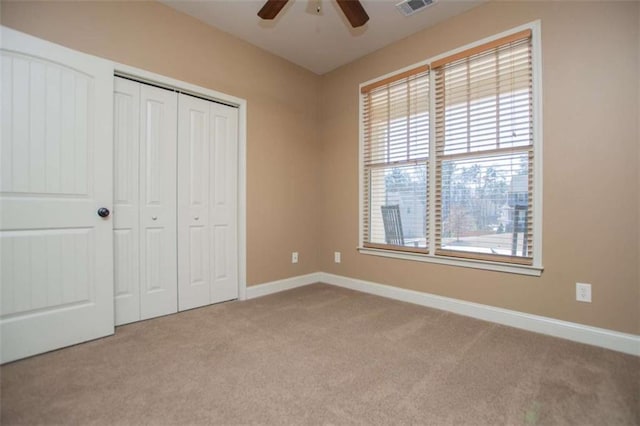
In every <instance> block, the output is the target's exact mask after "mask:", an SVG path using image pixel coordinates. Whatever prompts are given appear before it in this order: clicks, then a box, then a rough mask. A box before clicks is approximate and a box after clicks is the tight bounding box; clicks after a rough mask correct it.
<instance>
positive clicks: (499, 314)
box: [319, 272, 640, 356]
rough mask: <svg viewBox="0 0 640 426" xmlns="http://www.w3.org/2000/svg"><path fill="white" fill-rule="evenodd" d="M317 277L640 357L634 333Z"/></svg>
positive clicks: (337, 277)
mask: <svg viewBox="0 0 640 426" xmlns="http://www.w3.org/2000/svg"><path fill="white" fill-rule="evenodd" d="M319 276H320V277H319V278H320V279H319V282H323V283H327V284H332V285H335V286H338V287H344V288H348V289H351V290H357V291H361V292H363V293H370V294H375V295H377V296H382V297H387V298H389V299H394V300H400V301H403V302H409V303H413V304H416V305H421V306H427V307H429V308H435V309H440V310H443V311H448V312H453V313H456V314H459V315H464V316H468V317H473V318H478V319H481V320H485V321H490V322H494V323H497V324H503V325H507V326H510V327H515V328H520V329H523V330H528V331H533V332H536V333H542V334H547V335H549V336H555V337H560V338H563V339H567V340H572V341H574V342H580V343H586V344H588V345H594V346H600V347H603V348H607V349H612V350H614V351H618V352H624V353H627V354H631V355H636V356H640V336H637V335H635V334H627V333H620V332H618V331H613V330H607V329H604V328H598V327H591V326H588V325H583V324H578V323H574V322H569V321H562V320H557V319H553V318H548V317H543V316H540V315H532V314H526V313H523V312H518V311H512V310H509V309H503V308H496V307H493V306H488V305H482V304H479V303H473V302H466V301H464V300H458V299H452V298H449V297H443V296H437V295H434V294H429V293H422V292H418V291H413V290H406V289H402V288H398V287H392V286H388V285H383V284H377V283H373V282H369V281H363V280H358V279H354V278H348V277H343V276H340V275H334V274H328V273H325V272H320V273H319Z"/></svg>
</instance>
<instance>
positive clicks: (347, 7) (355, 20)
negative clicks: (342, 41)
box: [336, 0, 369, 28]
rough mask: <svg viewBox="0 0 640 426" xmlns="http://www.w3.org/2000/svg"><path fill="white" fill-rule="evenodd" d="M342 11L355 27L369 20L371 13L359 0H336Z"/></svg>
mask: <svg viewBox="0 0 640 426" xmlns="http://www.w3.org/2000/svg"><path fill="white" fill-rule="evenodd" d="M336 1H337V2H338V6H340V9H342V13H344V16H346V17H347V19H348V20H349V23H350V24H351V26H352V27H353V28H358V27H361V26H363V25H364V24H366V23H367V21H368V20H369V15H367V12H366V11H365V10H364V7H362V4H360V1H359V0H336Z"/></svg>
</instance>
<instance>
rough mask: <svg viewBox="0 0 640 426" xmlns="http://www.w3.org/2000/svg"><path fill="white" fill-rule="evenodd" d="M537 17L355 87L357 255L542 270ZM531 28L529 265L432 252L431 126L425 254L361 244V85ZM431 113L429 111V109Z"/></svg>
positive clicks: (514, 270) (433, 163) (432, 133)
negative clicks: (357, 150) (531, 125)
mask: <svg viewBox="0 0 640 426" xmlns="http://www.w3.org/2000/svg"><path fill="white" fill-rule="evenodd" d="M540 26H541V25H540V20H537V21H533V22H530V23H527V24H524V25H521V26H518V27H515V28H512V29H510V30H507V31H504V32H502V33H500V34H496V35H493V36H490V37H487V38H484V39H482V40H478V41H476V42H473V43H470V44H467V45H465V46H461V47H459V48H457V49H454V50H451V51H448V52H445V53H442V54H440V55H437V56H434V57H432V58H429V59H427V60H424V61H421V62H417V63H415V64H412V65H410V66H407V67H405V68H402V69H399V70H395V71H393V72H391V73H388V74H385V75H383V76H380V77H377V78H375V79H372V80H369V81H366V82H364V83H362V84H360V86H359V87H358V99H359V116H358V124H359V155H358V159H359V164H358V170H359V173H358V179H359V183H358V185H359V192H358V203H359V208H358V215H359V217H358V226H359V237H358V238H359V240H358V251H359V252H360V253H361V254H366V255H374V256H383V257H390V258H394V259H403V260H413V261H419V262H428V263H436V264H441V265H451V266H460V267H465V268H474V269H484V270H489V271H498V272H507V273H514V274H521V275H531V276H540V275H541V274H542V271H543V269H544V268H543V266H542V210H543V208H542V190H543V188H542V173H543V171H542V50H541V35H540ZM524 30H531V44H532V50H531V54H532V67H533V69H532V73H533V75H532V85H533V87H532V95H533V152H534V158H533V174H534V177H533V178H534V182H533V205H534V209H533V264H532V265H519V264H513V263H503V262H496V261H488V260H476V259H462V258H452V257H448V256H440V255H436V254H435V229H436V226H435V220H436V217H435V209H434V208H432V207H431V203H433V200H434V194H435V192H436V187H435V185H436V176H435V173H436V156H435V126H433V125H432V126H430V130H429V132H430V133H429V139H430V141H429V145H430V147H429V200H431V202H430V208H429V211H428V212H427V213H428V215H429V235H428V236H427V238H428V244H427V245H428V247H429V254H424V253H409V252H404V251H398V250H393V249H379V248H368V247H364V223H363V220H364V214H363V198H362V197H363V194H364V187H363V183H364V135H365V129H364V125H363V122H364V100H363V96H362V95H361V88H362V87H364V86H367V85H370V84H372V83H375V82H378V81H380V80H384V79H386V78H389V77H392V76H394V75H396V74H399V73H402V72H404V71H408V70H411V69H413V68H416V67H419V66H421V65H428V64H430V63H432V62H434V61H437V60H438V59H441V58H445V57H448V56H451V55H454V54H456V53H459V52H462V51H465V50H468V49H472V48H474V47H477V46H480V45H483V44H486V43H489V42H491V41H493V40H497V39H499V38H503V37H506V36H509V35H511V34H514V33H517V32H520V31H524ZM429 78H430V85H429V87H430V94H429V96H430V105H432V106H433V105H434V104H435V73H433V72H431V73H430V76H429ZM431 114H433V111H431Z"/></svg>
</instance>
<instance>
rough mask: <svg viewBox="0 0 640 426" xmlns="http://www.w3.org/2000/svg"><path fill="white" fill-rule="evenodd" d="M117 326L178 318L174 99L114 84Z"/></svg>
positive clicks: (159, 92) (144, 87) (165, 92)
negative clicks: (174, 313) (156, 319)
mask: <svg viewBox="0 0 640 426" xmlns="http://www.w3.org/2000/svg"><path fill="white" fill-rule="evenodd" d="M114 102H115V104H114V123H115V126H114V141H115V161H114V169H115V180H114V181H115V185H114V186H115V188H114V198H115V212H114V231H113V232H114V259H115V293H116V296H115V306H116V325H120V324H126V323H129V322H133V321H139V320H144V319H148V318H153V317H156V316H160V315H166V314H170V313H173V312H176V311H177V269H176V268H177V261H176V256H177V248H176V244H177V243H176V149H177V146H176V129H177V125H176V116H177V94H176V93H175V92H172V91H169V90H164V89H160V88H157V87H153V86H148V85H145V84H141V83H138V82H134V81H130V80H127V79H123V78H119V77H116V78H115V92H114Z"/></svg>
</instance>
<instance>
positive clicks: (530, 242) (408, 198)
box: [361, 25, 541, 275]
mask: <svg viewBox="0 0 640 426" xmlns="http://www.w3.org/2000/svg"><path fill="white" fill-rule="evenodd" d="M533 29H536V30H537V26H535V25H532V26H528V27H527V28H526V29H524V30H522V31H518V32H514V33H510V34H507V35H503V36H500V37H497V38H494V39H492V40H489V41H485V42H482V43H478V44H476V45H474V46H472V47H470V48H464V49H461V50H459V51H456V52H454V53H451V54H446V55H443V56H441V57H440V58H438V59H436V60H433V61H428V63H426V64H423V65H421V66H419V67H415V68H411V69H409V70H406V71H403V72H401V73H398V74H396V75H392V76H389V77H386V78H383V79H380V80H378V81H374V82H372V83H369V84H365V85H362V86H361V130H362V137H361V139H362V140H361V175H362V182H361V210H362V215H361V218H362V220H361V238H362V244H361V246H362V249H361V251H364V252H366V253H373V254H383V255H384V253H385V252H387V253H395V254H396V255H395V257H398V256H397V254H406V255H409V256H410V258H414V259H415V258H417V259H418V260H427V261H439V262H441V263H447V262H448V261H449V263H455V264H460V265H462V266H472V267H482V268H487V265H494V267H491V266H489V267H488V269H498V270H506V271H510V272H522V273H531V274H536V275H537V274H539V271H540V270H541V265H540V250H539V244H540V239H541V238H540V235H541V234H540V229H539V226H540V222H541V221H540V209H541V206H540V205H538V204H539V203H540V201H539V200H540V199H541V196H540V195H541V187H540V186H541V185H540V182H541V176H538V175H537V174H539V173H540V172H539V168H540V164H541V163H540V158H538V157H539V156H540V152H541V148H540V137H541V135H540V134H539V133H540V132H539V130H538V126H537V124H536V108H539V105H537V101H536V96H535V94H536V92H535V90H534V89H537V88H536V87H534V86H535V79H534V73H535V72H536V71H535V70H536V63H535V60H534V49H533ZM536 77H537V76H536ZM538 78H539V77H538ZM537 200H538V201H537ZM536 201H537V203H536ZM495 265H503V266H505V268H502V269H500V268H496V267H495ZM527 269H529V270H530V271H529V272H527ZM534 269H537V270H538V272H535V271H534V272H531V270H534ZM523 271H524V272H523Z"/></svg>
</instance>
